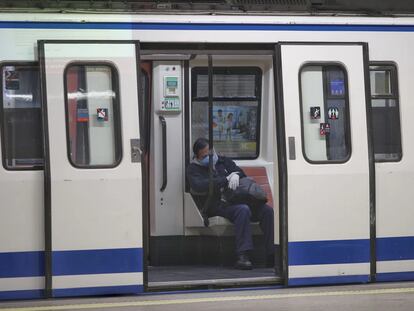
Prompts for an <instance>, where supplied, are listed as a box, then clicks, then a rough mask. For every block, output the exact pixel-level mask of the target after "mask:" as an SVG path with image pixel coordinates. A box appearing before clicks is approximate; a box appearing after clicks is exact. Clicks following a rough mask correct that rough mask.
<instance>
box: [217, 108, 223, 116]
mask: <svg viewBox="0 0 414 311" xmlns="http://www.w3.org/2000/svg"><path fill="white" fill-rule="evenodd" d="M217 113H218V115H219V116H220V117H221V116H222V115H223V110H221V109H219V110H217Z"/></svg>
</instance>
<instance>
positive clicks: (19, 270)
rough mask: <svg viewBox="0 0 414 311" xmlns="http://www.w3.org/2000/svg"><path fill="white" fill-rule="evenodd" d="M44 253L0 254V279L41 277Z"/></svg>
mask: <svg viewBox="0 0 414 311" xmlns="http://www.w3.org/2000/svg"><path fill="white" fill-rule="evenodd" d="M44 274H45V272H44V252H13V253H0V278H17V277H36V276H43V275H44Z"/></svg>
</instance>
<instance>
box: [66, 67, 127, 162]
mask: <svg viewBox="0 0 414 311" xmlns="http://www.w3.org/2000/svg"><path fill="white" fill-rule="evenodd" d="M117 85H118V74H117V72H116V70H115V68H114V67H112V66H110V65H109V64H71V65H69V66H68V67H67V68H66V70H65V88H66V90H65V93H66V117H67V134H68V152H69V160H70V162H71V163H72V165H74V166H75V167H80V168H98V167H114V166H116V165H117V164H118V163H119V162H120V160H121V133H120V113H119V95H118V94H119V93H118V87H117Z"/></svg>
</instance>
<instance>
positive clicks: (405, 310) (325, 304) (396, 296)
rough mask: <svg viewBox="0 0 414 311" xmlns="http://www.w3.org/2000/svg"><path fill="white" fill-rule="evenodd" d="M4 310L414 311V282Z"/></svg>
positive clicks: (0, 306)
mask: <svg viewBox="0 0 414 311" xmlns="http://www.w3.org/2000/svg"><path fill="white" fill-rule="evenodd" d="M0 310H2V311H4V310H15V311H40V310H45V311H46V310H105V311H106V310H107V311H111V310H121V311H127V310H151V311H152V310H153V311H158V310H159V311H161V310H162V311H169V310H171V311H172V310H174V311H176V310H180V311H187V310H191V311H192V310H197V311H203V310H205V311H211V310H220V311H227V310H237V311H241V310H249V311H250V310H255V311H258V310H273V311H292V310H298V311H328V310H329V311H351V310H352V311H371V310H372V311H413V310H414V282H405V283H386V284H384V283H382V284H367V285H348V286H329V287H302V288H289V289H286V288H272V289H261V290H258V289H255V290H251V289H250V290H238V291H234V290H232V291H215V292H208V291H205V292H197V293H179V294H177V293H175V294H171V293H170V294H156V295H155V294H151V295H148V294H147V295H140V296H117V297H104V298H81V299H52V300H32V301H24V302H2V303H0Z"/></svg>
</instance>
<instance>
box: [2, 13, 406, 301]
mask: <svg viewBox="0 0 414 311" xmlns="http://www.w3.org/2000/svg"><path fill="white" fill-rule="evenodd" d="M0 37H1V38H2V48H1V49H0V66H1V81H2V84H1V85H2V87H1V96H0V98H1V104H0V107H1V108H0V112H1V118H0V119H1V120H0V123H1V130H0V131H1V135H0V139H1V156H2V163H3V165H2V166H1V167H0V198H1V199H0V200H1V201H0V202H1V203H0V232H1V234H0V298H2V299H17V298H35V297H62V296H80V295H101V294H114V293H125V294H128V293H142V292H145V291H148V290H154V289H166V288H177V287H178V288H186V287H188V286H192V285H194V286H207V287H208V286H212V285H215V286H222V285H223V286H224V285H226V286H227V285H229V284H233V285H243V284H244V285H245V286H247V285H249V286H250V285H252V284H253V285H255V284H259V285H260V284H262V285H263V284H283V285H287V286H295V285H311V284H341V283H364V282H381V281H393V280H414V226H413V225H412V219H413V218H414V217H413V216H414V212H413V209H412V204H413V202H414V191H412V189H411V185H412V184H413V182H414V140H413V139H411V138H410V137H411V133H412V129H410V122H409V119H410V118H411V116H413V115H414V106H413V105H412V100H413V93H412V88H413V86H412V78H411V73H412V72H414V63H413V61H412V55H413V53H414V18H411V17H398V18H386V17H383V18H369V17H357V16H354V17H349V16H348V17H346V16H343V17H323V16H236V15H228V16H225V15H216V16H208V15H139V14H137V15H127V14H123V15H120V14H119V15H117V14H40V13H39V14H24V13H1V14H0ZM209 57H211V58H210V59H211V60H212V65H211V64H210V67H209V62H208V60H209ZM209 70H210V74H212V75H213V96H214V108H213V113H214V114H215V115H216V114H217V115H216V119H215V120H216V122H215V123H214V130H213V135H214V140H215V148H216V149H217V150H218V151H219V152H222V153H224V154H226V155H228V156H231V157H233V158H234V159H235V160H236V161H237V163H238V164H239V165H240V166H242V167H243V168H245V169H246V172H248V174H250V175H252V176H254V177H255V178H256V180H259V181H260V183H261V184H262V185H263V186H264V188H266V189H267V191H268V196H269V200H270V203H271V204H272V205H273V207H274V209H275V211H276V213H275V244H276V251H275V252H276V258H277V259H276V261H275V270H273V269H270V270H266V269H264V268H263V269H262V268H261V267H262V265H261V260H262V257H261V255H260V254H261V251H260V249H259V250H258V251H257V252H256V253H255V254H254V256H253V261H254V264H255V268H256V269H253V270H252V272H244V271H239V272H237V275H236V276H235V275H234V273H235V272H234V271H233V270H232V271H233V272H232V271H230V270H231V269H230V270H225V267H226V266H227V265H228V262H230V261H231V260H232V258H231V254H232V247H233V244H232V241H233V238H232V235H233V227H232V225H231V224H229V223H228V222H226V221H225V220H224V219H220V218H214V219H210V226H209V227H204V225H203V220H202V218H201V216H200V213H199V211H198V209H197V208H196V207H195V204H194V202H193V200H192V198H191V195H190V192H189V189H188V185H187V184H186V180H185V167H186V165H187V164H188V163H189V161H190V158H191V145H192V142H193V141H194V140H195V139H196V138H197V137H199V136H206V135H207V133H208V127H209V123H208V122H207V119H208V109H207V105H208V104H207V103H208V79H207V77H208V72H209ZM218 110H221V111H222V113H224V114H225V116H227V117H228V115H229V114H230V113H232V114H233V117H234V120H232V121H231V125H230V126H229V127H228V128H226V130H224V128H221V125H220V124H219V123H218V122H219V121H218V118H217V116H218V113H219V112H218ZM210 126H211V125H210ZM253 226H257V225H255V224H253ZM255 229H258V228H255ZM255 232H256V235H255V239H256V240H255V242H257V245H260V243H261V242H260V230H257V231H255ZM203 267H216V268H214V269H215V271H218V272H217V273H218V274H220V273H223V274H222V275H219V276H217V275H216V276H213V277H207V276H206V275H207V274H208V273H207V272H206V271H207V270H203ZM223 267H224V268H223ZM184 268H185V269H187V270H185V271H187V272H188V271H190V272H189V273H190V274H191V273H192V276H191V277H189V278H185V277H184V276H185V273H184V272H185V271H184V270H180V269H184ZM163 269H164V270H163ZM197 269H198V270H197ZM220 269H221V270H220ZM261 269H262V270H261ZM163 271H164V274H163ZM166 271H167V272H166ZM183 271H184V272H183ZM223 271H226V272H223ZM229 271H230V272H229ZM225 273H230V274H229V276H226V274H225ZM232 273H233V274H232ZM243 273H246V274H243ZM248 273H253V274H248ZM254 273H256V274H254ZM194 275H197V277H196V278H194Z"/></svg>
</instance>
